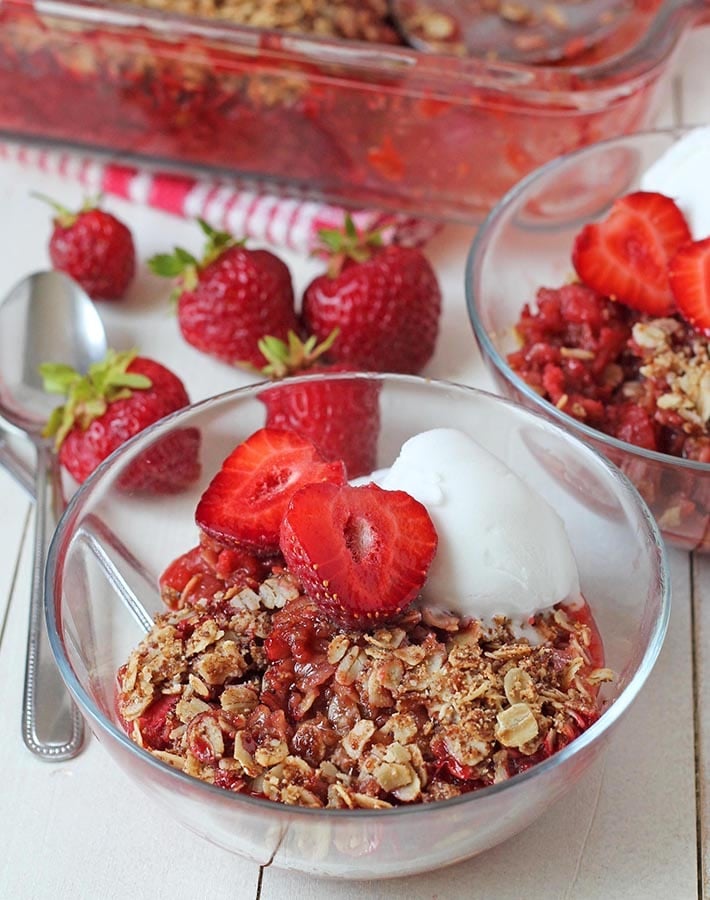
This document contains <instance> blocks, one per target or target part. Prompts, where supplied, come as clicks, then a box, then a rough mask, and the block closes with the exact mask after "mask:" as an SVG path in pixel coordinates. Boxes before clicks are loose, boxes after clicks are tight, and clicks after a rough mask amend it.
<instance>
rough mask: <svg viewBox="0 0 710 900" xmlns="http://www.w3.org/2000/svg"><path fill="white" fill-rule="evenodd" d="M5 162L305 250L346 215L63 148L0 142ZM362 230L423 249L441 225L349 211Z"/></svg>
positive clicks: (331, 208)
mask: <svg viewBox="0 0 710 900" xmlns="http://www.w3.org/2000/svg"><path fill="white" fill-rule="evenodd" d="M0 159H6V160H9V161H11V162H15V163H19V164H20V165H23V166H27V167H28V168H34V169H38V170H39V171H41V172H46V173H47V174H49V175H55V176H59V177H61V178H66V179H67V180H70V181H75V182H77V183H78V184H80V185H81V186H82V187H83V188H85V190H86V192H87V194H107V195H113V196H115V197H121V198H122V199H124V200H130V201H131V202H133V203H137V204H142V205H144V206H149V207H152V208H154V209H160V210H163V211H164V212H168V213H172V214H173V215H176V216H181V217H183V218H189V219H195V218H198V217H199V218H202V219H204V220H205V221H206V222H208V223H209V224H210V225H211V226H212V227H213V228H217V229H220V230H224V231H229V232H230V233H232V234H234V235H235V236H236V237H248V238H254V239H256V240H262V241H268V242H269V243H270V244H274V245H276V246H282V247H290V248H291V249H293V250H297V251H300V252H304V253H309V252H311V251H312V250H313V249H314V247H315V246H316V245H317V243H318V232H319V231H320V229H322V228H338V227H340V226H342V224H343V221H344V218H345V213H346V210H345V208H344V207H341V206H334V205H332V204H328V203H319V202H318V201H314V200H300V199H290V198H286V197H279V196H277V195H275V194H271V193H268V191H261V190H260V189H259V188H258V185H250V186H247V185H246V184H243V183H240V182H238V181H217V180H209V179H203V178H194V177H190V176H185V175H178V174H173V173H170V172H154V171H149V170H147V169H140V168H137V167H135V166H128V165H122V164H120V163H113V162H105V161H103V160H100V159H97V158H94V157H91V156H83V155H80V154H76V153H72V152H69V151H65V150H56V149H47V148H42V147H35V146H28V145H24V144H17V143H14V142H13V143H10V142H0ZM350 214H351V216H352V218H353V220H354V222H355V224H356V226H357V227H358V229H360V230H365V229H368V230H369V229H372V228H379V229H380V230H381V232H382V237H383V240H384V241H385V242H386V243H397V244H401V245H403V246H409V247H418V246H422V245H423V244H425V243H426V242H427V241H428V240H429V239H430V238H431V237H432V236H433V235H434V234H436V232H437V231H438V230H439V228H440V225H439V224H438V223H436V222H432V221H428V220H424V219H417V218H414V217H412V216H407V215H405V214H402V213H384V212H381V211H379V210H373V209H360V210H355V211H350Z"/></svg>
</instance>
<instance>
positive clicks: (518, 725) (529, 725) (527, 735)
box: [496, 703, 539, 747]
mask: <svg viewBox="0 0 710 900" xmlns="http://www.w3.org/2000/svg"><path fill="white" fill-rule="evenodd" d="M496 718H497V720H498V725H497V727H496V737H497V738H498V740H499V741H500V742H501V744H503V746H505V747H522V746H523V744H527V743H528V741H531V740H532V739H533V738H535V737H537V734H538V731H539V728H538V724H537V719H536V718H535V716H534V715H533V711H532V710H531V709H530V707H529V706H528V705H527V703H514V704H513V705H512V706H509V707H508V708H507V709H502V710H501V711H500V712H499V713H498V715H497V717H496Z"/></svg>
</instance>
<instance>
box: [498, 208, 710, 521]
mask: <svg viewBox="0 0 710 900" xmlns="http://www.w3.org/2000/svg"><path fill="white" fill-rule="evenodd" d="M572 265H573V267H574V270H575V273H576V279H575V280H574V281H572V282H571V283H569V284H566V285H564V286H562V287H556V288H548V287H543V288H540V289H539V291H538V293H537V297H536V302H535V304H534V305H532V304H528V305H526V306H525V307H524V308H523V312H522V314H521V316H520V319H519V321H518V322H517V325H516V331H517V333H518V336H519V338H520V341H521V346H520V348H519V349H518V350H516V351H515V352H513V353H511V354H509V356H508V361H509V363H510V366H511V368H512V369H513V370H514V371H515V372H517V373H518V374H519V375H520V376H521V377H522V378H523V379H524V380H525V381H526V382H527V383H528V384H529V385H530V386H531V387H532V388H533V389H534V390H535V391H536V392H538V393H539V394H540V395H541V396H542V397H544V398H545V399H546V400H549V401H550V402H551V403H553V404H555V406H556V407H557V408H558V409H560V410H562V411H563V412H565V413H568V414H569V415H570V416H572V417H573V418H575V419H577V420H579V421H581V422H584V423H586V424H587V425H589V426H591V427H592V428H595V429H598V430H599V431H602V432H604V433H605V434H608V435H611V436H612V437H614V438H618V439H619V440H621V441H627V442H629V443H631V444H634V445H636V446H637V447H640V448H643V449H644V450H651V451H657V452H660V453H665V454H669V455H671V456H674V457H680V458H683V459H687V460H694V461H698V462H701V463H710V428H709V423H710V353H709V352H708V336H710V237H705V238H704V239H702V240H693V237H692V234H691V229H690V227H689V224H688V221H687V220H686V216H685V215H684V213H683V212H682V211H681V209H680V207H679V205H677V203H676V201H675V200H673V199H671V198H670V197H668V196H666V195H664V194H663V193H660V192H657V191H637V192H635V193H631V194H627V195H626V196H623V197H621V198H620V199H618V200H617V201H616V202H615V203H614V204H613V206H612V208H611V211H610V213H609V215H608V217H607V218H606V219H605V220H604V221H601V222H598V223H594V224H589V225H586V226H585V227H584V228H583V229H582V230H581V232H580V233H579V234H578V235H577V237H576V238H575V241H574V245H573V248H572ZM621 464H622V467H624V468H627V469H628V465H627V464H626V461H624V460H621ZM629 475H630V477H631V479H632V481H634V483H635V484H636V486H637V487H638V488H639V490H640V491H641V493H642V494H643V495H644V497H645V499H646V500H647V502H649V504H650V505H651V508H652V509H654V511H655V512H656V514H657V515H658V518H659V523H660V525H661V527H662V528H670V529H672V530H673V531H676V530H677V531H679V533H681V532H683V531H684V530H687V531H688V532H689V533H690V532H693V533H696V532H697V533H699V534H702V533H703V529H704V526H703V525H702V521H703V519H707V516H708V510H710V497H708V496H702V494H703V492H702V491H701V490H697V489H693V485H691V484H690V483H687V484H686V483H685V482H684V481H683V477H682V473H679V472H677V471H676V470H674V469H673V467H672V466H667V467H665V471H662V470H661V467H659V466H650V465H649V466H644V464H643V461H642V460H640V459H637V460H635V461H634V469H633V471H631V470H629ZM693 484H695V488H697V487H698V486H697V483H696V482H695V481H693ZM694 522H697V523H699V524H698V526H697V527H695V525H693V523H694ZM679 526H680V527H679Z"/></svg>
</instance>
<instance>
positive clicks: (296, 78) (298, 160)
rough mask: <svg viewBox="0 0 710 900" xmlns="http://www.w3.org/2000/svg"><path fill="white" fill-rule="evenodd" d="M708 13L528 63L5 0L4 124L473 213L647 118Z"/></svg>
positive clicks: (264, 182) (362, 198)
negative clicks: (556, 61) (554, 162)
mask: <svg viewBox="0 0 710 900" xmlns="http://www.w3.org/2000/svg"><path fill="white" fill-rule="evenodd" d="M705 9H706V10H707V9H710V6H706V7H705ZM702 17H703V4H702V0H690V2H684V0H666V2H664V3H662V4H660V5H659V3H658V2H657V0H636V6H635V10H634V14H633V15H632V16H631V17H630V18H629V20H628V21H627V22H626V23H625V25H624V26H623V27H622V29H621V30H620V31H619V32H617V33H616V34H615V35H614V37H613V38H612V39H609V40H608V41H607V42H605V43H603V44H602V45H600V46H598V47H597V48H595V49H594V50H593V51H588V52H587V54H586V55H585V56H583V57H578V58H576V59H575V60H574V63H573V64H571V65H566V66H556V67H531V66H522V65H510V64H501V63H493V62H485V61H482V60H472V59H468V60H466V59H460V58H456V57H449V56H443V55H427V54H423V53H418V52H416V51H413V50H409V49H407V48H399V47H390V46H389V45H384V44H383V45H379V44H365V43H357V42H351V41H345V40H334V39H320V38H315V37H310V36H299V35H294V34H291V33H285V32H276V31H268V30H262V29H255V28H249V27H245V26H236V25H233V24H230V23H227V22H222V21H216V20H206V19H198V18H194V17H186V16H180V15H177V14H173V13H169V12H165V11H163V10H152V9H143V8H139V7H135V6H129V5H118V4H116V3H102V2H82V0H69V2H64V0H35V2H34V3H32V2H27V0H0V134H1V135H3V136H5V137H14V138H17V137H19V138H22V139H24V140H28V139H30V140H40V141H50V142H52V143H61V144H68V145H73V146H77V147H81V148H83V149H87V148H88V149H90V150H93V151H96V150H98V151H104V152H107V153H110V154H111V155H113V156H120V157H123V158H131V159H137V160H138V161H141V162H143V163H148V164H152V165H156V166H160V167H163V168H165V167H168V168H169V169H171V170H180V169H189V170H190V171H192V172H194V171H195V169H198V170H203V171H207V172H209V173H210V174H213V175H224V174H228V175H229V176H232V177H234V176H237V177H240V178H244V179H246V180H249V181H250V182H254V181H256V182H257V183H258V184H259V185H260V186H262V187H267V188H269V189H277V190H279V191H280V192H282V193H287V194H292V195H298V196H304V195H305V196H309V197H313V198H319V199H327V200H331V201H338V202H345V203H346V204H350V205H369V204H372V205H377V206H381V207H383V208H387V209H397V210H402V211H409V212H412V213H417V214H424V215H429V216H435V217H440V218H448V219H459V220H464V221H468V222H475V221H477V220H479V219H480V218H481V216H482V215H483V214H484V213H486V212H487V211H488V210H489V209H490V208H491V206H492V205H493V204H494V203H495V201H496V200H497V199H498V198H500V196H501V195H502V194H503V193H504V192H505V191H506V190H507V189H508V188H509V187H510V186H511V185H512V184H514V183H515V182H516V181H518V180H519V179H520V178H521V176H523V175H525V174H526V173H527V172H529V171H530V170H532V169H533V168H535V167H536V166H538V165H540V164H541V163H544V162H546V161H547V160H549V159H551V158H553V157H554V156H557V155H559V154H560V153H563V152H566V151H569V150H572V149H575V148H578V147H580V146H584V145H587V144H590V143H592V142H594V141H597V140H599V139H601V138H605V137H609V136H612V135H618V134H625V133H630V132H635V131H638V130H640V129H642V128H644V127H646V126H647V125H648V124H649V123H650V122H651V121H652V119H653V117H654V114H655V111H656V105H657V104H656V100H657V98H658V95H659V88H660V86H661V84H662V81H663V76H664V75H665V74H666V73H668V71H669V64H670V62H671V60H672V57H673V55H674V51H675V50H676V49H677V47H678V45H679V42H680V39H681V38H682V36H683V34H684V33H685V32H686V31H687V30H688V29H689V28H690V27H691V26H692V25H693V24H694V23H695V22H697V21H699V20H700V19H701V18H702Z"/></svg>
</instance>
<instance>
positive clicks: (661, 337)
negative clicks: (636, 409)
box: [632, 318, 710, 434]
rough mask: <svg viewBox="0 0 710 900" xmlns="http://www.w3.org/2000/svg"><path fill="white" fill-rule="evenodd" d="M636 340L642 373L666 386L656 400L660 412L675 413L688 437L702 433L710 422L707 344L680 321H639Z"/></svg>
mask: <svg viewBox="0 0 710 900" xmlns="http://www.w3.org/2000/svg"><path fill="white" fill-rule="evenodd" d="M632 334H633V339H634V341H635V342H636V344H638V346H639V347H640V348H642V350H643V351H645V353H644V364H643V365H642V366H641V368H640V370H639V371H640V373H641V374H642V375H643V376H644V377H645V378H649V379H653V380H654V381H656V382H658V383H660V384H663V385H665V386H667V388H668V389H667V391H665V392H664V393H661V394H660V395H659V396H658V398H657V399H656V404H657V406H658V408H659V409H669V410H675V411H676V412H677V413H678V415H679V416H680V417H681V418H682V419H684V420H685V422H684V426H683V428H684V430H685V431H686V432H687V433H688V434H703V433H705V431H706V430H707V425H708V420H710V354H709V353H708V342H707V340H706V339H704V338H703V337H702V336H701V335H699V334H697V333H696V332H694V331H693V330H692V329H691V328H689V327H688V326H684V325H683V324H682V323H681V322H679V321H678V320H677V319H668V318H666V319H650V320H649V321H646V322H636V323H635V325H634V326H633V329H632Z"/></svg>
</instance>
